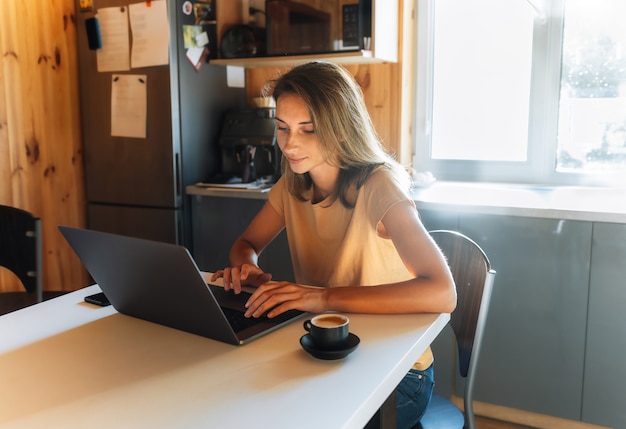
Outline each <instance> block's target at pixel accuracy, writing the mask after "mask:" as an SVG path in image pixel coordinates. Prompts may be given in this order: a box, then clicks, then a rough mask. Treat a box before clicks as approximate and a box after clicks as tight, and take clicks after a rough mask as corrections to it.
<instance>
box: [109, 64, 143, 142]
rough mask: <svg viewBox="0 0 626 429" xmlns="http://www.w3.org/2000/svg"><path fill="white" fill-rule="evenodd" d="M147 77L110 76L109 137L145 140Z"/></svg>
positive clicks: (134, 75) (131, 75)
mask: <svg viewBox="0 0 626 429" xmlns="http://www.w3.org/2000/svg"><path fill="white" fill-rule="evenodd" d="M147 83H148V77H147V76H146V75H138V74H114V75H112V76H111V135H112V136H116V137H135V138H144V139H145V138H146V117H147V107H148V102H147V90H146V86H147Z"/></svg>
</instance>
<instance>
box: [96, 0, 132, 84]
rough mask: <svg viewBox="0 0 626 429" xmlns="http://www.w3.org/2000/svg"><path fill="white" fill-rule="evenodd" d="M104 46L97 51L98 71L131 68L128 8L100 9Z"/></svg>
mask: <svg viewBox="0 0 626 429" xmlns="http://www.w3.org/2000/svg"><path fill="white" fill-rule="evenodd" d="M97 17H98V21H99V24H100V37H101V39H102V48H100V49H98V50H97V51H96V57H97V61H98V71H99V72H108V71H124V70H130V59H129V58H130V56H129V53H130V45H129V44H130V41H129V32H128V9H127V8H126V7H105V8H100V9H98V14H97Z"/></svg>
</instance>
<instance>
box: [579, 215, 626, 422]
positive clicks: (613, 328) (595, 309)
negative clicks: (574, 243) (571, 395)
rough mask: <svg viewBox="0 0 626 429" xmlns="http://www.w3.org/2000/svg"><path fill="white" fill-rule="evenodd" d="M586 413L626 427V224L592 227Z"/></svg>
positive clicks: (584, 416) (585, 416) (594, 419)
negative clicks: (625, 358) (625, 359)
mask: <svg viewBox="0 0 626 429" xmlns="http://www.w3.org/2000/svg"><path fill="white" fill-rule="evenodd" d="M591 257H592V260H591V277H590V290H589V327H588V330H587V349H586V351H587V354H586V365H585V378H584V395H583V412H582V419H583V420H584V421H586V422H590V423H595V424H600V425H603V426H609V427H614V428H626V406H625V405H626V366H625V365H624V362H622V360H623V359H624V357H625V356H626V225H621V224H620V225H618V224H610V223H596V224H594V229H593V247H592V253H591Z"/></svg>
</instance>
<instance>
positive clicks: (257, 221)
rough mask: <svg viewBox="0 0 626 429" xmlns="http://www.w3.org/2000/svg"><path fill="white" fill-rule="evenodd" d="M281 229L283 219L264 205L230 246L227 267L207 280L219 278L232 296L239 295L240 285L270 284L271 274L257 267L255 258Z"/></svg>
mask: <svg viewBox="0 0 626 429" xmlns="http://www.w3.org/2000/svg"><path fill="white" fill-rule="evenodd" d="M284 226H285V223H284V221H283V218H282V217H281V216H280V215H279V214H278V213H277V212H276V210H274V208H273V207H272V205H271V204H270V203H269V202H266V203H265V205H264V206H263V208H262V209H261V211H259V213H257V215H256V216H255V217H254V218H253V219H252V221H251V222H250V224H249V225H248V227H247V228H246V230H245V231H244V232H243V234H241V236H239V238H238V239H237V240H236V241H235V243H234V244H233V246H232V247H231V249H230V254H229V256H230V263H231V266H230V267H226V268H224V269H223V270H218V271H217V272H215V273H214V274H213V276H212V277H211V281H215V280H216V279H218V278H219V277H223V278H224V288H225V289H226V290H230V289H234V290H235V293H239V292H241V286H242V285H250V286H260V285H261V284H263V283H266V282H268V281H270V280H271V278H272V275H271V274H269V273H265V272H263V270H261V269H260V268H259V266H258V258H259V255H260V254H261V252H262V251H263V249H264V248H265V247H266V246H267V245H268V244H269V243H270V242H271V241H272V240H273V239H274V238H275V237H276V236H277V235H278V233H279V232H280V231H281V230H282V229H283V228H284Z"/></svg>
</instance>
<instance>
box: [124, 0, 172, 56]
mask: <svg viewBox="0 0 626 429" xmlns="http://www.w3.org/2000/svg"><path fill="white" fill-rule="evenodd" d="M166 6H167V3H166V2H165V1H164V0H157V1H151V2H141V3H133V4H131V5H130V6H129V8H130V28H131V31H132V34H133V50H132V52H131V58H130V65H131V67H132V68H138V67H151V66H160V65H165V64H168V58H169V57H168V54H169V34H170V32H169V29H168V28H169V22H168V20H167V8H166Z"/></svg>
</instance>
